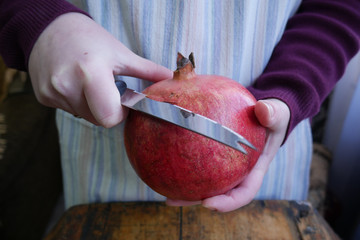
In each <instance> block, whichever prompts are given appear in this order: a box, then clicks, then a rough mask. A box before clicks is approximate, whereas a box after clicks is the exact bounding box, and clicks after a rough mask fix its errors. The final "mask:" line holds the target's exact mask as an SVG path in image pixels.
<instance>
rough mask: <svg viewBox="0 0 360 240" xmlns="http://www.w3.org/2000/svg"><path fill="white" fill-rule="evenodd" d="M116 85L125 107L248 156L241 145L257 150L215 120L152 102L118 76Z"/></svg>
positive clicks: (167, 104) (172, 106)
mask: <svg viewBox="0 0 360 240" xmlns="http://www.w3.org/2000/svg"><path fill="white" fill-rule="evenodd" d="M115 84H116V87H117V88H118V90H119V92H120V95H121V104H122V105H123V106H125V107H128V108H131V109H133V110H136V111H140V112H143V113H146V114H149V115H151V116H154V117H157V118H159V119H162V120H165V121H167V122H170V123H173V124H175V125H177V126H180V127H182V128H185V129H188V130H190V131H193V132H195V133H198V134H201V135H203V136H205V137H208V138H210V139H213V140H215V141H218V142H220V143H222V144H225V145H227V146H229V147H231V148H233V149H235V150H238V151H240V152H242V153H244V154H247V151H246V150H245V148H244V147H243V146H241V144H244V145H246V146H248V147H250V148H252V149H255V150H256V148H255V147H254V146H253V145H252V144H251V143H250V142H249V141H248V140H246V139H245V138H244V137H243V136H241V135H240V134H238V133H237V132H235V131H233V130H231V129H230V128H228V127H226V126H223V125H221V124H219V123H217V122H216V121H214V120H211V119H209V118H207V117H205V116H202V115H200V114H196V113H194V112H192V111H190V110H187V109H185V108H182V107H180V106H177V105H173V104H170V103H165V102H159V101H155V100H152V99H150V98H148V97H146V95H145V94H143V93H140V92H137V91H135V90H132V89H129V88H127V85H126V83H125V82H124V81H121V80H119V78H117V76H115Z"/></svg>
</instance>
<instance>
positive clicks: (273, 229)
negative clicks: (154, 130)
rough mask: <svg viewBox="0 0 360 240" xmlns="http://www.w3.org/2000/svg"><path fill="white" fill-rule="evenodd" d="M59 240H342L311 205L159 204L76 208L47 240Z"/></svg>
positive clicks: (118, 204)
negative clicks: (228, 208) (223, 207)
mask: <svg viewBox="0 0 360 240" xmlns="http://www.w3.org/2000/svg"><path fill="white" fill-rule="evenodd" d="M45 239H46V240H56V239H81V240H82V239H87V240H89V239H140V240H141V239H210V240H211V239H222V240H232V239H276V240H279V239H286V240H289V239H321V240H323V239H338V237H337V236H336V234H335V233H334V232H333V231H332V230H331V229H330V227H329V226H328V225H327V223H326V222H325V221H324V220H323V219H322V218H321V216H320V215H319V214H318V213H317V212H316V211H314V210H313V209H312V207H311V205H310V204H309V203H307V202H301V203H298V202H293V201H275V200H268V201H253V202H252V203H250V204H249V205H247V206H245V207H243V208H240V209H238V210H236V211H232V212H229V213H219V212H214V211H210V210H208V209H205V208H203V207H201V206H191V207H169V206H166V205H165V204H164V203H157V202H147V203H144V202H133V203H107V204H89V205H80V206H76V207H73V208H70V209H69V210H68V211H67V212H66V213H65V214H64V216H63V217H62V219H61V220H60V221H59V223H58V224H57V225H56V226H55V227H54V229H53V230H52V231H51V232H50V233H49V235H48V236H47V237H46V238H45Z"/></svg>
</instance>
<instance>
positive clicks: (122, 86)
mask: <svg viewBox="0 0 360 240" xmlns="http://www.w3.org/2000/svg"><path fill="white" fill-rule="evenodd" d="M115 84H116V87H117V89H118V90H119V93H120V95H121V96H122V95H123V94H124V93H125V91H126V89H127V85H126V82H124V81H122V80H119V79H116V78H115Z"/></svg>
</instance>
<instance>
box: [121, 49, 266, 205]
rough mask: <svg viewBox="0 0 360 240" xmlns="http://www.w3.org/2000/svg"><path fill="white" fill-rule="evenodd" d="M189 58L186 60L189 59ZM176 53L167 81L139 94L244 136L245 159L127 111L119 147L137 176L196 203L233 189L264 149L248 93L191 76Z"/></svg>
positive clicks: (220, 80) (225, 81)
mask: <svg viewBox="0 0 360 240" xmlns="http://www.w3.org/2000/svg"><path fill="white" fill-rule="evenodd" d="M189 59H190V60H189ZM189 59H186V58H184V57H183V56H182V55H181V54H179V55H178V59H177V64H178V69H177V70H176V71H175V72H174V77H173V79H168V80H164V81H161V82H157V83H155V84H153V85H151V86H150V87H148V88H147V89H145V90H144V91H143V93H144V94H146V95H147V97H149V98H151V99H154V100H157V101H163V102H168V103H171V104H176V105H178V106H181V107H183V108H186V109H189V110H190V111H193V112H194V113H198V114H201V115H203V116H206V117H208V118H210V119H213V120H215V121H217V122H218V123H220V124H222V125H224V126H226V127H228V128H230V129H232V130H234V131H235V132H237V133H239V134H241V135H242V136H244V137H245V138H246V139H247V140H249V141H250V142H251V143H252V144H253V145H254V146H255V147H256V150H254V149H251V148H249V147H246V146H244V147H245V149H246V151H247V152H248V154H247V155H245V154H243V153H241V152H239V151H236V150H234V149H232V148H230V147H228V146H226V145H224V144H221V143H219V142H217V141H214V140H211V139H209V138H206V137H204V136H201V135H199V134H196V133H194V132H191V131H189V130H186V129H183V128H181V127H178V126H176V125H173V124H171V123H168V122H165V121H163V120H159V119H157V118H154V117H151V116H149V115H146V114H143V113H140V112H137V111H130V113H129V116H128V119H127V121H126V125H125V132H124V137H125V147H126V151H127V155H128V157H129V159H130V162H131V164H132V166H133V168H134V169H135V171H136V173H137V174H138V176H139V177H140V178H141V179H142V180H143V181H144V182H145V183H146V184H148V186H149V187H151V188H152V189H153V190H154V191H156V192H158V193H160V194H162V195H164V196H166V197H168V198H172V199H178V200H189V201H195V200H201V199H204V198H208V197H211V196H215V195H218V194H223V193H226V192H227V191H229V190H230V189H232V188H234V187H235V186H237V185H238V184H239V183H240V182H241V181H242V180H243V179H244V178H245V177H246V175H247V174H248V173H249V172H250V170H251V169H252V168H253V166H254V165H255V163H256V161H257V159H258V158H259V155H260V153H261V152H262V150H263V148H264V145H265V135H266V133H265V128H264V127H262V126H261V125H260V124H259V122H258V121H257V119H256V116H255V113H254V105H255V103H256V100H255V98H254V97H253V96H252V94H251V93H250V92H249V91H248V90H247V89H246V88H245V87H243V86H242V85H241V84H239V83H237V82H235V81H233V80H231V79H229V78H225V77H221V76H214V75H196V74H195V71H194V66H195V65H194V60H193V56H192V54H190V56H189Z"/></svg>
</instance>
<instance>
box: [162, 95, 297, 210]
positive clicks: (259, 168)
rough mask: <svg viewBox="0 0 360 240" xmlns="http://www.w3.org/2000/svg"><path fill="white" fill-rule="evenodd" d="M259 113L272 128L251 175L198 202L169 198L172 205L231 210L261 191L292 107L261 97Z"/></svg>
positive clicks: (261, 118)
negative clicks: (228, 189) (227, 189)
mask: <svg viewBox="0 0 360 240" xmlns="http://www.w3.org/2000/svg"><path fill="white" fill-rule="evenodd" d="M255 114H256V117H257V118H258V120H259V122H260V123H261V124H262V125H263V126H264V127H266V128H267V129H268V133H267V139H266V145H265V148H264V150H263V152H262V154H261V155H260V157H259V160H258V162H257V163H256V165H255V166H254V168H253V169H252V170H251V172H250V173H249V175H248V176H247V177H246V178H245V179H244V181H243V182H241V183H240V185H238V186H237V187H235V188H234V189H232V190H230V191H228V192H227V193H225V194H222V195H218V196H214V197H210V198H207V199H204V200H202V201H198V202H188V201H181V200H174V199H167V200H166V203H167V204H168V205H170V206H188V205H195V204H202V205H203V206H204V207H206V208H209V209H212V210H216V211H220V212H228V211H232V210H235V209H237V208H240V207H242V206H245V205H247V204H248V203H250V202H251V201H252V200H253V199H254V197H255V195H256V193H257V192H258V191H259V189H260V187H261V184H262V181H263V179H264V176H265V174H266V172H267V170H268V168H269V165H270V163H271V161H272V160H273V158H274V157H275V155H276V152H277V151H278V149H279V148H280V146H281V144H282V142H283V140H284V137H285V134H286V130H287V127H288V123H289V119H290V110H289V108H288V106H287V105H286V104H285V103H284V102H282V101H280V100H278V99H266V100H260V101H258V102H257V103H256V105H255Z"/></svg>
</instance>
